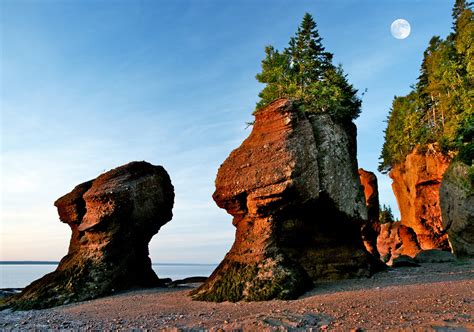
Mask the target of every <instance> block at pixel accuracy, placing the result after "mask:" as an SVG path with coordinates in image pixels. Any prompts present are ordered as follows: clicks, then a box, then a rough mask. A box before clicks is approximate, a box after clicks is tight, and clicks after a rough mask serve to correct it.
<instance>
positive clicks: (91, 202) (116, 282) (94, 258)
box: [8, 162, 174, 309]
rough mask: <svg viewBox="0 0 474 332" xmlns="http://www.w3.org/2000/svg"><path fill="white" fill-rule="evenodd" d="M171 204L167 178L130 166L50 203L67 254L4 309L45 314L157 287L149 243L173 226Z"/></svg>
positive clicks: (142, 165) (144, 166) (157, 170)
mask: <svg viewBox="0 0 474 332" xmlns="http://www.w3.org/2000/svg"><path fill="white" fill-rule="evenodd" d="M173 202H174V191H173V186H172V184H171V180H170V178H169V176H168V173H167V172H166V171H165V169H164V168H163V167H161V166H153V165H151V164H149V163H147V162H131V163H129V164H127V165H124V166H121V167H118V168H115V169H113V170H111V171H109V172H107V173H104V174H102V175H100V176H99V177H97V178H96V179H95V180H92V181H88V182H85V183H83V184H80V185H78V186H77V187H75V188H74V190H73V191H71V192H70V193H69V194H67V195H65V196H63V197H61V198H59V199H58V200H57V201H56V202H55V203H54V205H55V206H56V207H57V208H58V213H59V217H60V219H61V221H62V222H64V223H67V224H68V225H69V226H70V227H71V230H72V236H71V241H70V244H69V252H68V254H67V255H66V256H65V257H64V258H63V259H62V260H61V262H60V263H59V266H58V268H57V269H56V271H54V272H52V273H49V274H47V275H45V276H44V277H42V278H41V279H38V280H36V281H34V282H33V283H32V284H31V285H29V286H28V287H26V288H25V289H24V290H23V292H22V293H21V294H19V295H18V296H14V297H13V298H12V299H11V300H10V301H9V302H8V305H9V306H12V307H13V308H15V309H33V308H34V309H38V308H47V307H52V306H57V305H61V304H66V303H70V302H77V301H84V300H88V299H93V298H97V297H100V296H104V295H107V294H110V293H112V292H114V291H118V290H124V289H129V288H131V287H137V286H138V287H155V286H159V285H161V283H160V280H159V279H158V277H157V276H156V274H155V272H154V271H153V269H152V267H151V260H150V258H149V257H148V243H149V242H150V240H151V238H152V236H153V235H155V234H156V233H157V232H158V230H159V229H160V227H161V226H163V225H164V224H165V223H167V222H168V221H169V220H171V217H172V212H171V210H172V208H173Z"/></svg>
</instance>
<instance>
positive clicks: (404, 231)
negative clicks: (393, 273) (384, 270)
mask: <svg viewBox="0 0 474 332" xmlns="http://www.w3.org/2000/svg"><path fill="white" fill-rule="evenodd" d="M377 250H378V252H379V254H380V259H381V260H382V261H383V262H385V263H387V264H388V265H392V263H393V261H394V259H396V258H398V257H399V256H402V255H404V256H410V257H415V256H416V255H417V254H418V253H419V252H420V251H421V248H420V244H419V243H418V239H417V236H416V233H415V232H414V231H413V229H411V228H410V227H407V226H405V225H402V224H401V222H399V221H397V222H393V223H385V224H382V225H380V234H379V236H378V238H377Z"/></svg>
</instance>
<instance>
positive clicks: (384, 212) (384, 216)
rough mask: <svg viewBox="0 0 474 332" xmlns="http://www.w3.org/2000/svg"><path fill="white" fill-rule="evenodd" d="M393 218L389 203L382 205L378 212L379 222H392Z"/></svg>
mask: <svg viewBox="0 0 474 332" xmlns="http://www.w3.org/2000/svg"><path fill="white" fill-rule="evenodd" d="M394 221H395V218H394V217H393V213H392V208H391V207H390V206H389V205H385V204H384V205H383V206H382V208H381V209H380V213H379V222H380V223H381V224H386V223H391V222H394Z"/></svg>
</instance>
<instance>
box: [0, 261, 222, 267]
mask: <svg viewBox="0 0 474 332" xmlns="http://www.w3.org/2000/svg"><path fill="white" fill-rule="evenodd" d="M58 264H59V261H0V265H58ZM151 265H165V266H212V265H216V266H217V265H218V264H217V263H203V264H201V263H152V264H151Z"/></svg>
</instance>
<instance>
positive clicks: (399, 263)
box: [391, 255, 420, 267]
mask: <svg viewBox="0 0 474 332" xmlns="http://www.w3.org/2000/svg"><path fill="white" fill-rule="evenodd" d="M391 266H392V267H416V266H420V264H418V263H417V262H416V261H415V259H414V258H412V257H410V256H407V255H400V256H398V257H395V258H394V259H393V260H392V265H391Z"/></svg>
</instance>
